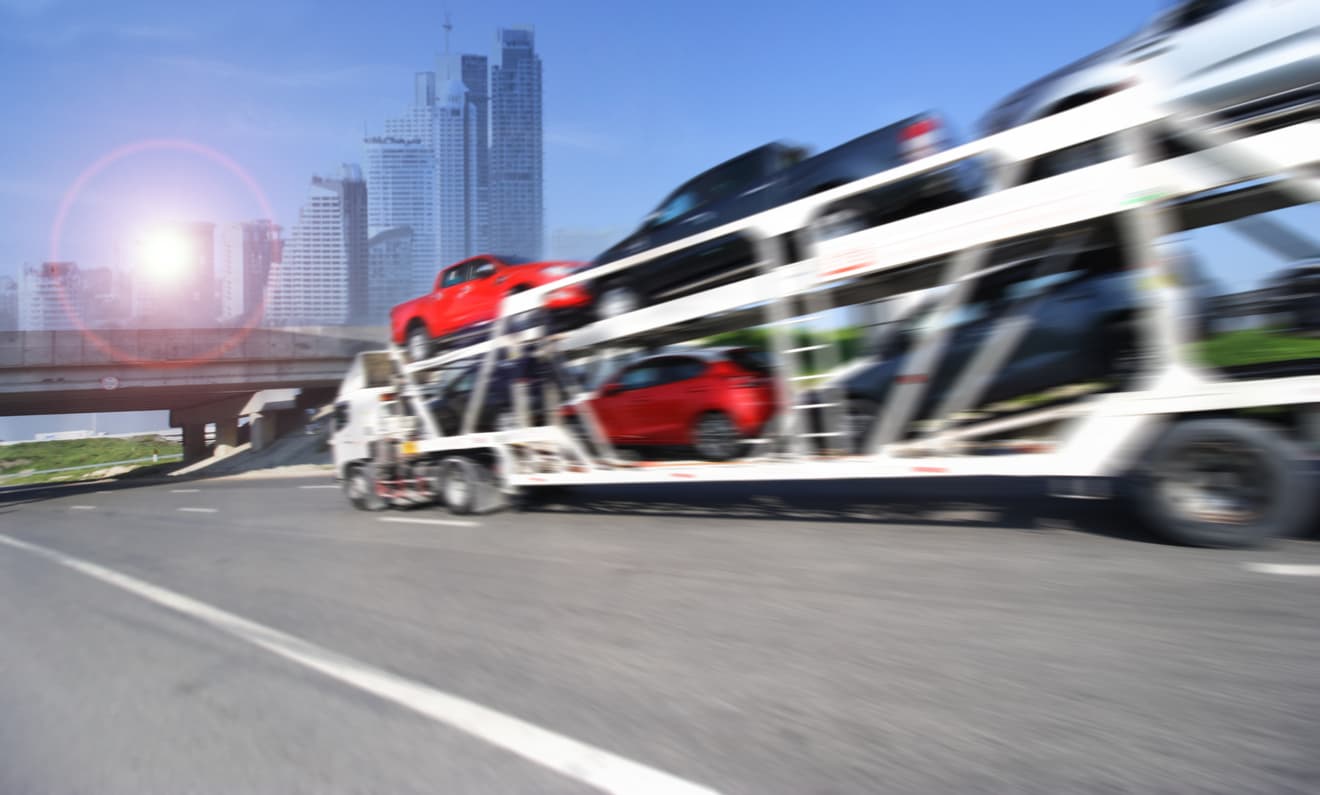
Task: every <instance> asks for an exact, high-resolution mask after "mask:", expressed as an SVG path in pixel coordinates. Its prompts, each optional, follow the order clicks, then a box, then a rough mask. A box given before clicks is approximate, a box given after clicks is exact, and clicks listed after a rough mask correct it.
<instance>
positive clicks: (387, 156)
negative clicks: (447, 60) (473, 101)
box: [364, 92, 440, 290]
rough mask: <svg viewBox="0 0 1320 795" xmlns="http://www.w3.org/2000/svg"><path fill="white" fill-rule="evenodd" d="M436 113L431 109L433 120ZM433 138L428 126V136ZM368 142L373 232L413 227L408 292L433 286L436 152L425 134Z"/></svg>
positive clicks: (436, 266)
mask: <svg viewBox="0 0 1320 795" xmlns="http://www.w3.org/2000/svg"><path fill="white" fill-rule="evenodd" d="M432 98H434V93H433V92H432ZM430 115H431V114H430V110H429V109H428V111H427V117H428V124H430V120H429V117H430ZM386 126H387V127H388V126H389V124H388V123H387V125H386ZM432 137H433V133H432V132H431V131H429V128H428V133H427V136H426V139H427V140H428V141H429V140H430V139H431V138H432ZM364 146H365V150H366V152H365V154H366V177H367V219H368V220H367V227H368V231H369V232H370V234H372V235H377V234H380V233H382V232H384V231H386V230H389V229H397V228H399V227H407V228H408V229H409V230H411V231H410V237H411V243H410V244H409V252H410V253H409V257H410V259H409V261H408V262H406V263H403V267H404V269H405V272H404V273H403V274H402V282H403V284H405V285H407V288H406V289H408V290H412V289H414V288H415V287H419V286H420V285H424V284H429V280H431V279H434V278H435V273H436V271H437V270H438V269H439V267H440V262H439V260H438V259H437V256H438V255H437V251H436V243H437V222H438V220H439V219H438V216H437V211H436V202H437V199H438V196H437V190H436V188H437V184H436V164H435V155H434V151H433V150H432V148H431V146H430V145H429V144H428V143H427V142H426V141H424V140H423V139H422V138H391V137H375V138H367V139H366V141H365V142H364ZM370 282H371V278H370V277H369V278H368V284H370Z"/></svg>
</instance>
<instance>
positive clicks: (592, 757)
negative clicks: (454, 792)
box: [0, 534, 717, 795]
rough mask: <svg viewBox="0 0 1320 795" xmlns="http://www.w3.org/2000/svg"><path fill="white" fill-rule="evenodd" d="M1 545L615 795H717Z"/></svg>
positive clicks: (69, 563) (275, 634)
mask: <svg viewBox="0 0 1320 795" xmlns="http://www.w3.org/2000/svg"><path fill="white" fill-rule="evenodd" d="M0 544H6V545H8V546H11V547H14V548H15V549H21V550H24V551H26V552H30V553H31V554H33V555H37V556H39V557H42V558H45V559H47V560H50V561H53V562H55V563H58V564H60V565H62V566H65V567H67V568H70V569H73V570H74V571H77V572H79V573H81V574H85V575H87V576H88V577H91V578H93V579H96V580H100V581H101V582H103V583H106V584H108V585H113V586H115V587H116V588H120V589H122V590H125V591H128V592H129V593H131V594H134V595H135V596H139V597H141V598H143V599H146V600H147V601H150V602H154V603H156V604H158V605H160V606H162V607H165V608H168V609H170V610H173V611H175V612H177V613H182V614H183V615H185V616H188V617H190V618H194V619H197V620H198V621H201V622H203V623H205V624H209V625H210V626H212V627H214V628H216V629H218V630H221V631H222V632H225V633H228V634H229V635H232V636H234V637H236V638H239V639H240V640H244V641H246V642H248V643H251V644H252V645H254V646H258V647H260V648H263V649H265V650H266V651H269V652H271V653H272V654H276V655H278V656H280V657H283V658H284V659H286V660H292V661H293V662H296V663H298V664H300V665H303V666H306V667H307V668H311V669H312V670H314V671H320V672H321V673H322V674H325V675H326V676H328V677H330V678H331V679H337V680H339V681H340V682H343V683H345V684H348V685H351V686H353V687H356V688H358V689H359V690H363V691H365V692H367V693H371V694H373V695H375V696H377V697H379V698H382V699H385V700H386V701H392V702H394V703H395V704H398V705H399V706H401V707H404V708H407V709H410V710H413V711H414V712H417V713H420V714H422V715H425V716H426V717H428V718H430V719H432V720H434V721H436V722H437V723H443V724H445V725H448V726H451V727H453V728H455V729H458V730H459V731H461V732H466V733H467V734H470V735H472V736H474V737H477V738H480V739H482V740H485V741H486V742H488V743H490V744H491V745H494V746H497V747H499V748H503V749H505V750H506V751H510V752H512V753H514V754H517V755H518V756H521V757H523V758H524V759H528V760H530V761H532V762H535V763H537V764H539V765H542V766H544V767H547V768H549V769H551V770H554V771H556V772H558V773H560V774H562V775H564V776H566V777H568V778H571V779H574V780H576V781H580V782H582V783H583V784H587V785H588V786H591V787H595V788H596V789H599V790H601V791H603V792H610V793H645V794H646V795H651V794H652V793H654V795H717V794H716V791H715V790H713V789H710V788H708V787H703V786H701V785H700V784H694V783H692V782H690V781H686V780H684V779H681V778H678V777H677V776H672V775H670V774H669V773H665V772H664V771H662V770H657V769H655V768H652V767H647V766H646V765H643V764H641V763H639V762H634V761H632V760H630V759H625V758H623V757H621V756H616V755H614V754H612V753H610V752H609V751H604V750H602V749H600V748H596V747H594V746H591V745H588V744H586V743H584V742H580V741H578V740H574V739H572V738H571V737H565V736H564V735H562V734H556V733H555V732H552V731H550V730H549V729H543V728H541V727H540V726H537V725H535V724H532V723H528V722H527V721H524V720H521V719H519V718H515V717H513V716H512V715H506V714H504V713H502V712H498V711H496V710H493V709H491V708H489V707H484V706H482V705H480V704H477V703H476V702H473V701H468V700H467V699H464V698H460V697H458V696H455V695H451V694H449V693H446V692H444V691H441V690H437V689H435V688H432V687H429V686H427V685H424V684H421V683H419V682H414V681H412V680H409V679H405V678H403V677H401V676H399V675H397V674H392V673H390V672H389V671H385V670H383V669H380V668H376V667H375V666H372V665H368V664H367V663H364V662H359V661H358V660H355V659H353V658H351V657H346V656H344V655H342V654H339V653H337V652H333V651H331V650H329V649H326V648H323V647H321V646H317V645H315V644H313V643H309V642H307V641H305V640H302V639H301V638H297V637H294V636H293V635H289V634H286V633H284V632H281V631H279V630H278V629H274V628H272V627H268V626H266V625H264V624H258V623H257V622H255V621H249V620H247V619H245V618H242V617H241V616H237V615H235V614H233V613H229V612H226V611H224V610H221V609H220V608H218V607H212V606H211V605H208V604H206V603H204V602H199V601H197V600H196V599H192V598H190V597H187V596H184V595H183V594H179V593H175V592H174V591H170V590H167V589H165V588H161V587H160V586H157V585H152V584H151V583H148V582H144V581H142V580H139V579H137V578H135V577H130V576H128V575H127V574H120V573H119V572H117V571H114V570H112V569H107V568H105V567H104V566H99V565H97V564H95V563H90V562H88V561H85V560H81V559H79V558H75V557H73V556H71V555H65V554H64V553H62V552H56V551H55V550H53V549H48V548H46V547H43V546H38V545H37V544H30V543H28V542H26V541H19V540H18V539H16V538H11V537H9V536H7V535H3V534H0Z"/></svg>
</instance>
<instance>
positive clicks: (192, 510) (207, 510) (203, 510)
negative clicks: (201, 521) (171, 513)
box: [179, 508, 216, 513]
mask: <svg viewBox="0 0 1320 795" xmlns="http://www.w3.org/2000/svg"><path fill="white" fill-rule="evenodd" d="M179 510H180V511H186V512H188V513H215V512H216V509H215V508H179Z"/></svg>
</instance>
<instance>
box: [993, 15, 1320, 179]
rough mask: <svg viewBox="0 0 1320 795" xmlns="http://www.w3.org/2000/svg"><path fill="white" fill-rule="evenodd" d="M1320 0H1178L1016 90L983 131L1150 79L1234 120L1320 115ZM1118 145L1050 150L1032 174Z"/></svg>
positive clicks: (1165, 91) (1160, 91) (1159, 88)
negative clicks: (1102, 45)
mask: <svg viewBox="0 0 1320 795" xmlns="http://www.w3.org/2000/svg"><path fill="white" fill-rule="evenodd" d="M1317 37H1320V0H1287V1H1286V2H1276V0H1178V1H1177V2H1170V3H1168V4H1166V7H1165V8H1164V9H1162V10H1161V11H1160V13H1159V14H1158V15H1156V16H1155V17H1154V18H1153V19H1151V20H1150V21H1148V22H1147V23H1146V24H1145V25H1143V26H1142V27H1141V28H1140V29H1139V30H1137V31H1136V32H1135V33H1133V34H1132V35H1131V36H1128V37H1127V38H1124V39H1122V40H1121V41H1118V42H1116V43H1114V44H1112V45H1110V46H1108V47H1106V48H1104V49H1102V50H1100V51H1098V52H1095V53H1093V54H1091V55H1088V56H1086V57H1085V58H1082V59H1081V60H1078V61H1076V62H1074V63H1072V64H1069V65H1068V66H1065V67H1063V68H1061V69H1058V70H1056V71H1054V72H1052V73H1050V74H1048V75H1046V76H1044V77H1042V78H1040V79H1038V80H1036V81H1034V82H1032V83H1030V84H1028V85H1026V86H1024V87H1022V88H1020V89H1018V90H1017V91H1015V92H1013V93H1012V94H1010V95H1009V96H1008V97H1006V98H1005V99H1003V100H1002V101H1000V102H999V103H997V104H996V105H995V106H994V107H993V108H991V109H990V110H989V111H988V112H987V113H986V114H985V116H984V117H983V118H982V119H981V122H980V124H979V128H980V132H981V134H982V135H992V134H994V133H998V132H1002V131H1004V130H1007V129H1009V128H1011V127H1016V126H1018V125H1020V124H1026V123H1028V122H1032V121H1035V120H1037V119H1041V118H1044V117H1046V116H1051V115H1054V114H1056V113H1061V112H1063V111H1066V110H1070V109H1072V108H1076V107H1080V106H1082V105H1085V104H1088V103H1090V102H1094V101H1095V100H1097V99H1100V98H1102V97H1106V96H1109V95H1111V94H1114V93H1116V92H1118V91H1120V90H1122V89H1123V88H1125V87H1127V86H1129V85H1131V84H1132V81H1133V80H1142V81H1145V82H1148V83H1150V84H1152V86H1153V88H1154V89H1155V92H1156V97H1157V98H1158V99H1159V100H1163V101H1167V102H1171V103H1175V104H1176V105H1177V106H1178V107H1179V108H1180V109H1185V110H1190V111H1192V112H1194V113H1198V114H1200V113H1211V114H1213V115H1214V117H1217V118H1219V119H1221V120H1229V121H1251V120H1259V119H1262V118H1265V117H1267V116H1278V115H1281V114H1301V113H1306V114H1309V116H1310V117H1314V111H1315V108H1316V106H1317V102H1318V101H1320V49H1317V47H1316V39H1317ZM1117 155H1118V151H1117V150H1116V148H1115V147H1114V146H1113V143H1112V142H1109V141H1104V140H1096V141H1091V142H1087V143H1085V144H1081V145H1079V146H1077V147H1075V148H1074V149H1072V150H1070V151H1063V152H1058V153H1054V154H1051V155H1047V156H1046V157H1044V158H1042V159H1041V160H1040V161H1038V162H1037V163H1035V164H1033V165H1032V167H1031V168H1030V169H1028V171H1027V175H1028V176H1027V181H1030V180H1032V179H1038V178H1041V177H1046V176H1052V175H1054V174H1058V173H1062V172H1064V171H1068V170H1071V169H1073V168H1078V167H1080V166H1085V165H1090V164H1092V163H1095V162H1098V161H1100V160H1104V159H1107V158H1109V157H1115V156H1117Z"/></svg>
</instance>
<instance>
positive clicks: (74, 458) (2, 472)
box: [0, 434, 183, 486]
mask: <svg viewBox="0 0 1320 795" xmlns="http://www.w3.org/2000/svg"><path fill="white" fill-rule="evenodd" d="M182 452H183V448H182V445H180V444H179V443H178V442H172V441H170V440H168V439H163V438H161V437H159V436H154V435H151V434H144V435H142V436H133V437H129V438H124V439H110V438H105V437H98V438H91V439H58V440H54V441H49V442H23V443H22V444H11V445H6V446H4V447H0V479H3V483H4V485H6V486H10V485H16V484H19V483H25V482H33V483H36V482H44V481H48V480H51V479H53V478H54V477H56V476H59V477H61V479H67V480H77V479H80V478H81V477H83V476H84V475H86V474H89V473H90V472H93V471H95V470H89V472H87V473H84V472H61V473H52V475H50V476H46V475H20V473H24V472H40V471H43V470H48V469H63V468H65V467H79V466H90V465H95V464H103V463H105V464H108V463H110V462H112V461H130V460H133V459H136V458H150V457H151V456H152V455H153V454H155V455H160V456H161V457H165V456H177V455H179V454H181V453H182ZM34 478H35V480H34Z"/></svg>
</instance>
